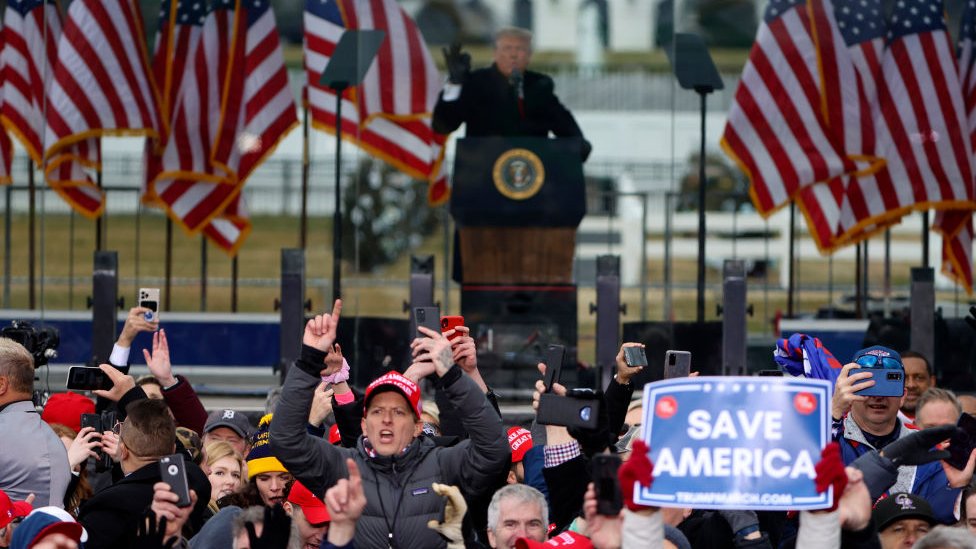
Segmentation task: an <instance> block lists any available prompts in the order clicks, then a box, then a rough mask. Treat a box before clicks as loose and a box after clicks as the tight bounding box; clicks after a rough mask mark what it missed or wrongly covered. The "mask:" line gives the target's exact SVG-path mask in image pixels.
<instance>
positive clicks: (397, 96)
mask: <svg viewBox="0 0 976 549" xmlns="http://www.w3.org/2000/svg"><path fill="white" fill-rule="evenodd" d="M346 29H353V30H367V29H380V30H383V31H386V40H385V41H384V43H383V45H382V46H381V48H380V51H379V53H378V54H377V57H376V60H375V61H374V63H373V65H372V67H370V69H369V71H367V73H366V76H365V78H364V79H363V82H362V83H361V84H360V85H359V86H357V88H355V89H354V90H347V91H346V92H345V93H344V94H343V98H342V101H343V108H342V116H343V121H342V134H343V135H342V137H343V138H344V139H346V140H348V141H351V142H353V143H356V144H357V145H358V146H359V147H360V148H362V149H364V150H365V151H367V152H368V153H369V154H371V155H373V156H375V157H377V158H381V159H383V160H384V161H386V162H388V163H389V164H390V165H392V166H394V167H395V168H397V169H398V170H400V171H402V172H404V173H406V174H408V175H410V176H411V177H414V178H417V179H423V180H426V181H428V182H429V183H430V186H429V187H428V193H427V197H428V201H429V202H430V203H431V204H442V203H444V202H445V201H446V200H447V199H448V195H449V191H448V187H447V176H446V172H445V166H444V163H443V160H444V143H445V140H446V137H445V136H442V135H438V134H436V133H435V132H434V131H433V130H432V129H431V126H430V113H432V112H433V110H434V105H435V104H436V102H437V94H438V93H439V92H440V88H441V84H442V77H441V75H440V73H439V72H438V71H437V67H436V66H435V65H434V61H433V59H431V57H430V52H429V51H428V50H427V48H426V47H425V46H424V40H423V36H422V35H421V33H420V30H419V29H418V28H417V26H416V24H415V23H414V22H413V21H412V20H411V19H410V17H409V16H408V15H407V14H406V13H405V12H404V11H403V10H402V9H401V8H400V6H399V5H398V4H397V3H396V2H395V1H394V0H306V1H305V71H306V75H307V78H308V92H307V93H308V108H309V110H310V111H311V113H312V124H313V126H314V127H316V128H318V129H320V130H323V131H326V132H328V133H332V134H335V131H336V116H335V107H336V97H335V94H334V93H333V92H332V90H331V89H329V88H327V87H325V86H322V85H320V84H319V79H320V78H321V76H322V72H323V71H324V70H325V67H326V65H328V63H329V59H330V57H331V55H332V52H333V51H334V50H335V46H336V44H337V43H338V42H339V38H340V37H341V36H342V33H343V32H345V31H346Z"/></svg>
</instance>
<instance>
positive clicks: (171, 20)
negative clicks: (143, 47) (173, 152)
mask: <svg viewBox="0 0 976 549" xmlns="http://www.w3.org/2000/svg"><path fill="white" fill-rule="evenodd" d="M207 7H208V6H207V2H206V1H205V0H163V2H162V6H161V8H160V13H159V27H158V29H157V31H156V45H155V48H154V50H153V56H152V72H153V77H154V78H155V80H156V85H157V86H158V87H159V97H160V104H159V112H160V120H161V121H162V126H161V128H160V132H159V139H147V140H146V150H145V161H146V164H145V165H146V171H145V190H146V191H148V190H150V189H151V188H152V185H151V182H152V181H153V180H154V179H156V177H158V176H159V174H160V172H161V171H162V153H163V150H164V149H165V146H166V141H167V139H169V132H170V122H171V119H172V116H173V110H174V109H175V106H176V99H177V94H178V93H179V91H180V89H181V87H182V82H183V78H184V76H185V74H186V69H187V66H188V65H190V64H191V63H190V60H191V59H192V53H193V52H194V51H196V47H197V41H199V40H200V33H201V29H202V28H203V20H204V17H206V15H207V11H208V10H207ZM143 200H144V201H145V202H149V203H154V202H156V201H157V200H158V199H157V198H156V197H154V196H152V195H151V194H150V193H148V192H145V193H144V194H143Z"/></svg>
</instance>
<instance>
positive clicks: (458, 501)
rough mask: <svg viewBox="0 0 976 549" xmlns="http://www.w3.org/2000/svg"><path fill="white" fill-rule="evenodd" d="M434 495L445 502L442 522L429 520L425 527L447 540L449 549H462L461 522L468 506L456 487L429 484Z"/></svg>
mask: <svg viewBox="0 0 976 549" xmlns="http://www.w3.org/2000/svg"><path fill="white" fill-rule="evenodd" d="M431 488H432V489H433V490H434V493H436V494H437V495H439V496H441V497H443V498H444V499H446V500H447V501H446V502H445V504H444V520H443V521H437V520H429V521H427V527H428V528H430V529H431V530H434V531H435V532H437V533H438V534H440V535H441V537H443V538H444V539H445V540H447V546H448V548H449V549H454V548H455V547H457V548H461V547H464V534H463V533H462V532H461V522H462V521H463V520H464V515H465V513H467V512H468V504H467V502H465V501H464V496H462V495H461V490H459V489H458V487H457V486H452V485H449V484H439V483H437V482H435V483H433V484H431Z"/></svg>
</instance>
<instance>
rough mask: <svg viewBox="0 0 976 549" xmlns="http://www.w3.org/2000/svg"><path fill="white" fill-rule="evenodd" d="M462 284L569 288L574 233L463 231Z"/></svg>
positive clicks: (505, 229)
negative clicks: (538, 285)
mask: <svg viewBox="0 0 976 549" xmlns="http://www.w3.org/2000/svg"><path fill="white" fill-rule="evenodd" d="M458 232H459V236H460V245H461V262H462V265H463V276H464V283H465V284H572V282H573V253H574V251H575V247H576V229H575V228H571V227H545V228H543V227H464V228H462V229H460V230H459V231H458Z"/></svg>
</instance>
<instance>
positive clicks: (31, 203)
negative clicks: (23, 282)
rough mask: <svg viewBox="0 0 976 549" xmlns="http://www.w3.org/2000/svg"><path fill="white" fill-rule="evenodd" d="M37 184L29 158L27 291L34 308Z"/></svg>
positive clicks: (31, 306) (32, 163)
mask: <svg viewBox="0 0 976 549" xmlns="http://www.w3.org/2000/svg"><path fill="white" fill-rule="evenodd" d="M36 190H37V188H36V186H35V184H34V161H33V160H30V159H28V161H27V197H28V198H27V203H28V213H27V227H28V228H27V232H28V233H29V236H28V241H27V265H28V266H27V273H28V274H27V278H28V291H27V302H28V307H29V308H30V309H31V310H33V309H34V307H35V306H36V305H37V292H36V290H35V277H36V275H37V272H36V270H35V269H36V265H35V263H37V246H36V243H35V242H34V240H35V238H34V233H35V232H36V231H37V197H36Z"/></svg>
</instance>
